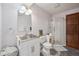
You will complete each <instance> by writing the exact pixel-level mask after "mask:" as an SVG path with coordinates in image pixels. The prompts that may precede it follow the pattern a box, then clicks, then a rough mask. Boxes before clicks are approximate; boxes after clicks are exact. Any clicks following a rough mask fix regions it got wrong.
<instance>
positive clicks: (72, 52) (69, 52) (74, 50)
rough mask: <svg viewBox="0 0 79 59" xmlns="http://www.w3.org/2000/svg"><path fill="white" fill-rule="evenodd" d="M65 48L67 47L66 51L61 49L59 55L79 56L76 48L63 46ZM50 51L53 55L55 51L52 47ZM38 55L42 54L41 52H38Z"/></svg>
mask: <svg viewBox="0 0 79 59" xmlns="http://www.w3.org/2000/svg"><path fill="white" fill-rule="evenodd" d="M65 48H66V49H68V51H62V52H61V53H60V56H79V50H76V49H74V48H68V47H65ZM50 53H51V55H52V56H55V54H56V53H57V51H56V50H54V49H51V50H50ZM40 56H43V54H42V53H40Z"/></svg>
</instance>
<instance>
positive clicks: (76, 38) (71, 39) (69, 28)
mask: <svg viewBox="0 0 79 59" xmlns="http://www.w3.org/2000/svg"><path fill="white" fill-rule="evenodd" d="M66 39H67V40H66V45H67V47H72V48H76V49H79V13H75V14H70V15H67V16H66Z"/></svg>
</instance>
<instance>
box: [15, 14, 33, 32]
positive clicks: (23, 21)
mask: <svg viewBox="0 0 79 59" xmlns="http://www.w3.org/2000/svg"><path fill="white" fill-rule="evenodd" d="M17 22H18V23H17V32H18V33H22V32H24V33H29V32H31V30H32V22H31V15H25V14H20V13H18V21H17Z"/></svg>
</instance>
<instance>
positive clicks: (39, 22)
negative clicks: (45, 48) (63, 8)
mask: <svg viewBox="0 0 79 59" xmlns="http://www.w3.org/2000/svg"><path fill="white" fill-rule="evenodd" d="M50 20H51V16H50V14H48V13H47V12H45V11H44V10H42V9H41V8H40V7H38V6H36V5H35V6H33V7H32V32H33V34H35V35H39V30H40V29H42V30H43V33H44V35H46V34H47V33H49V32H50V29H49V27H50V25H49V24H50V23H49V21H50Z"/></svg>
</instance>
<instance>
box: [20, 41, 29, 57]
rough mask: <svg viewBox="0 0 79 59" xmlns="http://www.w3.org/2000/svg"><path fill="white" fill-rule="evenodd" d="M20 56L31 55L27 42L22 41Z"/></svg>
mask: <svg viewBox="0 0 79 59" xmlns="http://www.w3.org/2000/svg"><path fill="white" fill-rule="evenodd" d="M19 55H20V56H29V48H28V44H27V42H24V43H21V44H20V46H19Z"/></svg>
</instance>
